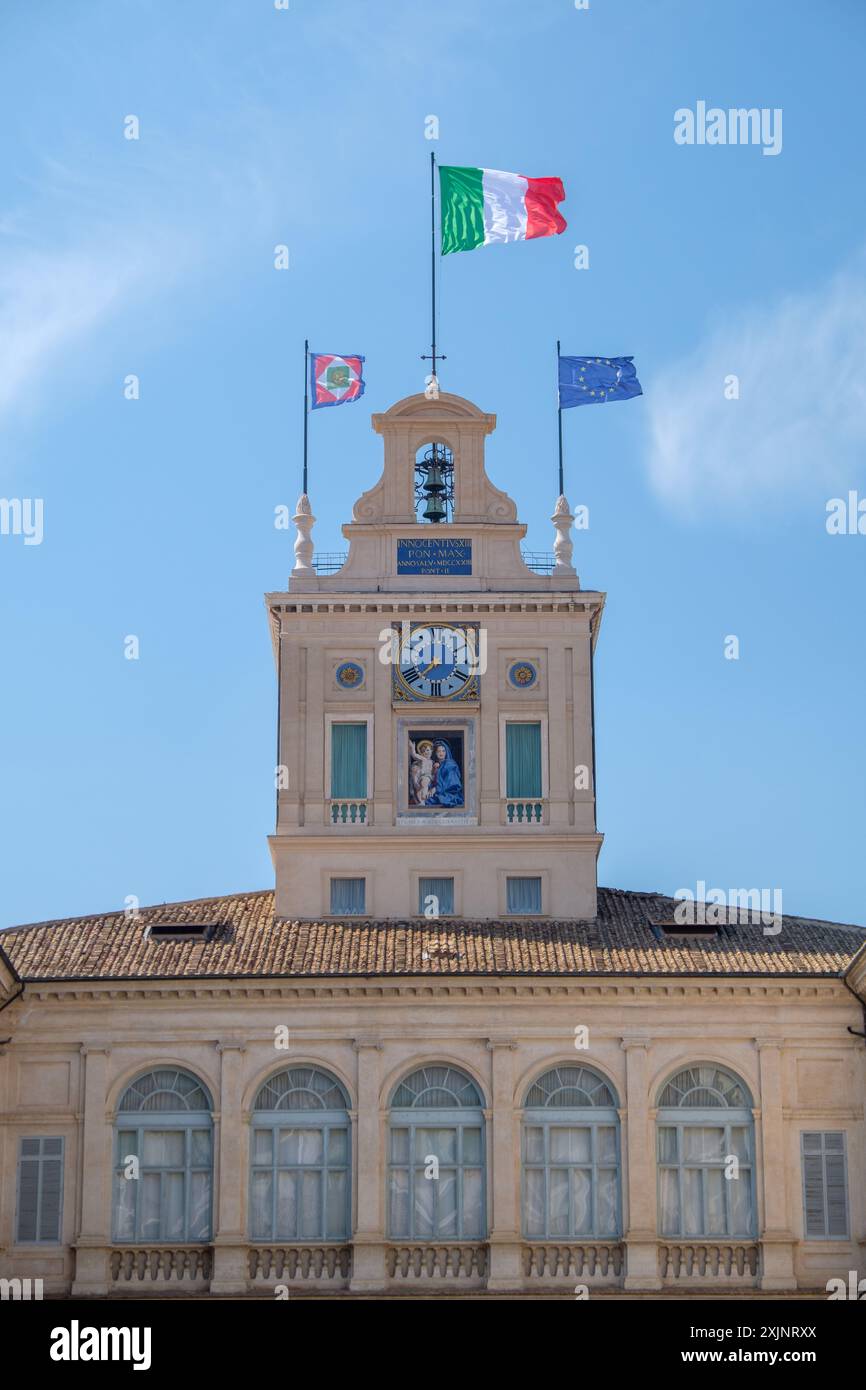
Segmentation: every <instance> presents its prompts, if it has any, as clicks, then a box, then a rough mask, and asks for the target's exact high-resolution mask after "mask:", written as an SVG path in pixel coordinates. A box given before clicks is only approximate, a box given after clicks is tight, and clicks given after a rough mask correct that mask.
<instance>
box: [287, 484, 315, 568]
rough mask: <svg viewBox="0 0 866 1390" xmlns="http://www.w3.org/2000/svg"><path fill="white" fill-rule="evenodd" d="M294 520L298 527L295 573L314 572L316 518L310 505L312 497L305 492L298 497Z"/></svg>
mask: <svg viewBox="0 0 866 1390" xmlns="http://www.w3.org/2000/svg"><path fill="white" fill-rule="evenodd" d="M292 521H293V522H294V523H295V526H296V527H297V528H298V534H297V536H296V537H295V568H294V569H293V571H292V573H293V574H313V573H315V571H314V568H313V536H312V530H313V526H314V525H315V521H316V518H315V517H314V516H313V509H312V507H311V506H310V499H309V497H308V496H307V494H306V493H305V492H302V493H301V495H300V497H299V498H298V502H297V506H296V508H295V515H294V516H293V517H292Z"/></svg>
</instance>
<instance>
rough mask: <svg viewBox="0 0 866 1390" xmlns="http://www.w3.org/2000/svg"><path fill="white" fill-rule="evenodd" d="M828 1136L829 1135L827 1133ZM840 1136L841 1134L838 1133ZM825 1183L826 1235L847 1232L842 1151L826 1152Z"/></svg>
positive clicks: (845, 1184) (846, 1193)
mask: <svg viewBox="0 0 866 1390" xmlns="http://www.w3.org/2000/svg"><path fill="white" fill-rule="evenodd" d="M827 1137H828V1138H830V1137H831V1136H830V1135H828V1136H827ZM840 1138H841V1135H840ZM824 1162H825V1165H826V1185H827V1235H828V1236H831V1237H833V1236H835V1237H840V1236H841V1237H843V1238H844V1237H845V1236H847V1234H848V1184H847V1182H846V1180H845V1155H844V1153H838V1154H834V1153H828V1154H827V1155H826V1156H825V1159H824Z"/></svg>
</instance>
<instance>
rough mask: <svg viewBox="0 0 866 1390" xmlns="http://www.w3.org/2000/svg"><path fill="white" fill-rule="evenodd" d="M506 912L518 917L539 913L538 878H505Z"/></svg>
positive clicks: (539, 890)
mask: <svg viewBox="0 0 866 1390" xmlns="http://www.w3.org/2000/svg"><path fill="white" fill-rule="evenodd" d="M505 892H506V899H505V906H506V911H507V912H510V913H514V914H518V915H520V916H526V915H527V914H529V913H533V912H540V911H541V879H540V878H507V879H506V880H505Z"/></svg>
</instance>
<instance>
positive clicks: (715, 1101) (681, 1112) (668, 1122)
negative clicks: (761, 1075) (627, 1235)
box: [658, 1064, 755, 1238]
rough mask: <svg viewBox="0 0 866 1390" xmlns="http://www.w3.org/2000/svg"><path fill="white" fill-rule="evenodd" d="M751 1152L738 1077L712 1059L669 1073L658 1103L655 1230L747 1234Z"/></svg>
mask: <svg viewBox="0 0 866 1390" xmlns="http://www.w3.org/2000/svg"><path fill="white" fill-rule="evenodd" d="M754 1152H755V1139H754V1124H753V1121H752V1099H751V1096H750V1095H749V1092H748V1089H747V1088H746V1086H745V1085H744V1084H743V1082H742V1081H740V1080H739V1078H738V1077H736V1076H734V1075H732V1073H731V1072H728V1071H725V1070H724V1068H722V1067H717V1066H715V1065H713V1064H699V1065H696V1066H693V1067H687V1068H686V1069H685V1070H684V1071H681V1072H678V1073H677V1075H676V1076H674V1077H672V1078H671V1080H670V1081H668V1083H667V1085H666V1086H664V1087H663V1089H662V1092H661V1095H660V1097H659V1110H658V1164H659V1225H660V1229H661V1233H662V1235H665V1236H673V1237H678V1236H681V1237H690V1236H703V1237H707V1238H709V1237H718V1236H731V1237H733V1236H740V1237H749V1236H752V1235H753V1234H754V1229H755V1197H754Z"/></svg>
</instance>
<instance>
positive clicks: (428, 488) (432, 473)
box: [424, 459, 445, 497]
mask: <svg viewBox="0 0 866 1390" xmlns="http://www.w3.org/2000/svg"><path fill="white" fill-rule="evenodd" d="M424 491H425V492H426V493H427V495H428V497H432V496H434V494H435V495H441V494H442V493H443V492H444V491H445V479H444V478H443V477H442V469H441V468H440V466H439V464H438V463H437V462H436V460H435V459H434V460H433V462H432V463H431V464H429V465H428V468H427V477H426V480H425V482H424Z"/></svg>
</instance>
